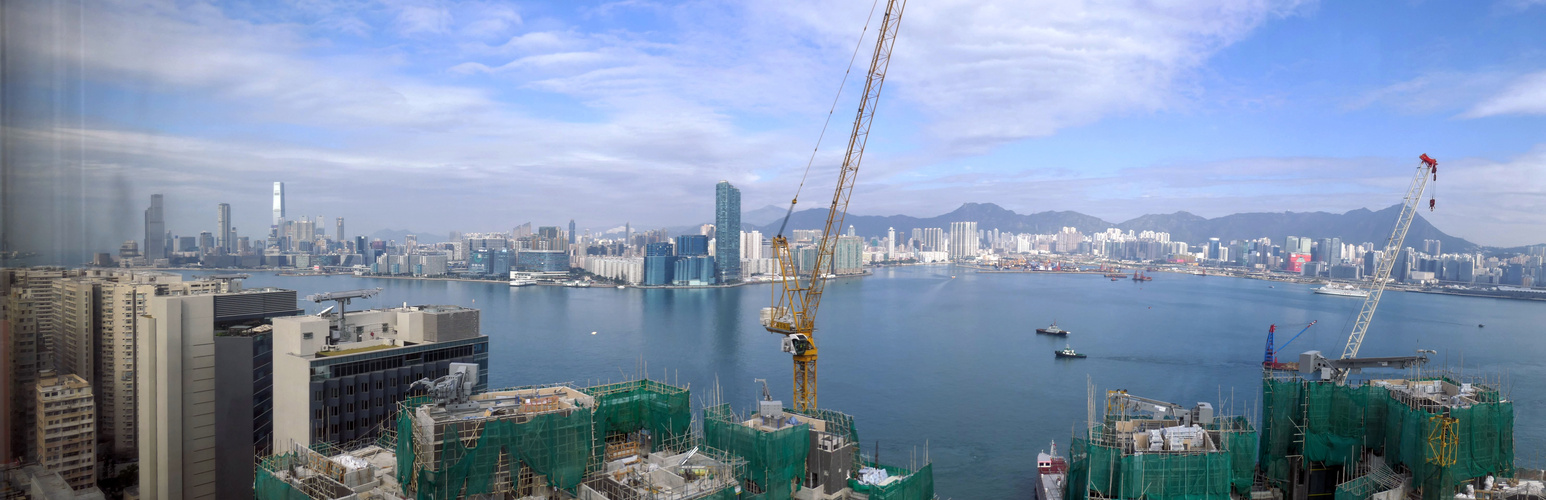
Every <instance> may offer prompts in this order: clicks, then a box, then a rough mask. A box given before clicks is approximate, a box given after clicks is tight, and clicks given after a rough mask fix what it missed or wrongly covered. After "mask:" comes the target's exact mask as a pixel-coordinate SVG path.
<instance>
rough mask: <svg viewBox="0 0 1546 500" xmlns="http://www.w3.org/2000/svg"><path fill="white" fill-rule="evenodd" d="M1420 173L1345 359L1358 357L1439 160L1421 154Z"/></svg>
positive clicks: (1341, 377) (1342, 376)
mask: <svg viewBox="0 0 1546 500" xmlns="http://www.w3.org/2000/svg"><path fill="white" fill-rule="evenodd" d="M1418 160H1419V163H1418V164H1417V176H1416V177H1413V178H1412V185H1411V186H1410V187H1408V188H1407V190H1406V198H1403V199H1402V201H1401V215H1400V216H1399V217H1397V218H1396V227H1395V228H1394V229H1393V230H1391V232H1390V240H1388V241H1386V242H1385V254H1384V255H1382V256H1380V262H1379V267H1377V268H1376V269H1375V271H1374V283H1373V284H1371V285H1370V286H1369V296H1368V297H1367V298H1365V299H1364V301H1363V308H1361V309H1359V311H1358V320H1357V321H1356V322H1354V323H1353V332H1352V334H1350V335H1348V337H1347V347H1345V348H1344V349H1343V350H1342V358H1341V359H1352V358H1356V357H1358V349H1359V348H1360V347H1363V338H1364V334H1365V333H1367V332H1368V331H1369V322H1370V321H1371V320H1373V319H1374V309H1375V308H1376V307H1379V305H1380V295H1381V294H1383V293H1384V292H1385V284H1386V282H1388V281H1390V271H1391V269H1392V268H1394V267H1395V265H1396V256H1397V254H1399V253H1400V252H1401V248H1402V245H1403V243H1404V242H1405V241H1406V232H1407V229H1409V228H1411V227H1412V219H1413V218H1415V217H1417V208H1418V205H1419V204H1420V203H1421V202H1422V197H1423V191H1424V190H1425V189H1427V187H1428V178H1429V176H1430V175H1432V177H1433V181H1435V182H1437V181H1438V180H1439V161H1438V160H1435V159H1433V158H1430V157H1428V155H1427V154H1423V155H1422V156H1421V157H1419V158H1418ZM1433 206H1434V200H1433V199H1431V198H1430V199H1429V200H1428V209H1429V210H1432V209H1433ZM1347 375H1348V370H1339V371H1338V372H1337V374H1336V382H1339V383H1340V382H1344V381H1346V380H1347Z"/></svg>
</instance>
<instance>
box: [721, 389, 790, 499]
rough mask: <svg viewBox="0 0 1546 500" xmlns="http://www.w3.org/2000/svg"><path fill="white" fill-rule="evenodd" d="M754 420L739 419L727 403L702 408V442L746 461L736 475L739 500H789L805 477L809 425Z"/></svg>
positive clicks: (785, 421) (784, 421)
mask: <svg viewBox="0 0 1546 500" xmlns="http://www.w3.org/2000/svg"><path fill="white" fill-rule="evenodd" d="M792 418H794V419H796V420H798V417H797V416H796V417H792ZM755 420H756V419H755V418H754V419H746V420H743V419H741V418H740V417H738V416H737V415H736V414H735V412H733V411H731V410H730V405H729V404H728V403H725V404H719V405H716V406H711V407H709V408H705V409H704V410H703V442H704V444H706V445H708V446H709V447H712V448H716V449H720V450H724V451H725V452H727V453H730V454H732V455H735V456H738V457H741V458H743V459H745V460H746V468H745V469H744V471H743V472H742V475H741V476H740V479H741V487H742V489H743V490H744V493H743V494H742V495H741V498H742V500H762V499H768V500H782V499H786V498H790V497H791V496H792V495H793V492H794V489H795V485H796V483H797V482H798V481H799V480H800V479H801V478H803V477H805V459H806V453H807V452H808V451H809V449H810V424H809V423H804V422H800V423H795V424H790V423H789V421H788V420H782V421H779V422H772V424H774V425H773V426H768V425H759V423H758V422H756V421H755Z"/></svg>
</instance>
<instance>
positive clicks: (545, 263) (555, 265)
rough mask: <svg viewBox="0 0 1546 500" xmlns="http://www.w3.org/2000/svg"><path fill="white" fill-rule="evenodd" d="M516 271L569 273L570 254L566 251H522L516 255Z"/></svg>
mask: <svg viewBox="0 0 1546 500" xmlns="http://www.w3.org/2000/svg"><path fill="white" fill-rule="evenodd" d="M513 270H514V271H522V272H533V273H564V272H568V271H569V252H567V251H564V250H521V251H520V252H519V253H517V254H516V255H515V269H513Z"/></svg>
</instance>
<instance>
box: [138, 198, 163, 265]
mask: <svg viewBox="0 0 1546 500" xmlns="http://www.w3.org/2000/svg"><path fill="white" fill-rule="evenodd" d="M161 202H162V200H161V195H159V194H153V195H150V208H147V209H145V251H143V252H140V254H141V255H144V256H145V263H146V264H148V265H155V263H156V259H165V258H166V219H165V218H163V217H164V215H165V214H164V213H163V211H162V208H161Z"/></svg>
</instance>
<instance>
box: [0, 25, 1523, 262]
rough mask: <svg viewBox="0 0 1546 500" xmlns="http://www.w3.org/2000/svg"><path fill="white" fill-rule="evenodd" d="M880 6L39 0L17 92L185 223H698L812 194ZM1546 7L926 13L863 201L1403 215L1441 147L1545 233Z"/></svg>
mask: <svg viewBox="0 0 1546 500" xmlns="http://www.w3.org/2000/svg"><path fill="white" fill-rule="evenodd" d="M871 5H872V4H871V2H863V1H803V0H791V1H782V2H682V3H672V2H652V1H642V0H640V1H622V2H510V3H505V2H455V1H423V2H419V1H397V0H392V1H363V0H362V1H327V0H307V1H279V2H263V3H243V2H219V3H204V2H182V1H174V2H163V1H155V0H144V1H106V2H93V3H92V4H91V8H89V9H86V10H84V11H82V10H81V8H80V4H79V3H70V2H54V3H38V4H34V5H29V6H25V7H19V8H17V10H19V11H20V12H18V14H17V17H15V18H14V19H17V20H19V21H22V22H26V23H28V26H32V27H30V28H28V29H31V30H35V31H33V32H32V33H35V34H37V35H38V36H36V37H34V38H33V39H32V40H31V43H25V44H18V45H19V46H18V51H19V52H20V53H21V54H22V56H21V57H20V60H22V61H24V63H21V64H22V67H23V68H31V69H32V70H33V71H31V72H30V73H29V74H27V75H24V76H29V78H19V77H16V76H14V73H15V72H13V75H12V76H8V77H7V85H8V86H13V85H15V86H26V87H27V88H30V89H33V90H34V91H35V92H36V93H37V94H38V95H41V96H45V97H46V98H45V99H44V100H45V101H48V102H51V103H52V104H50V105H49V106H44V107H43V110H44V111H46V112H39V113H37V114H36V115H30V116H32V117H33V118H32V119H31V120H28V121H26V122H25V123H23V124H22V125H23V126H20V127H18V128H13V129H11V131H12V132H13V133H16V134H17V137H20V138H22V139H23V140H26V141H32V143H35V144H48V145H52V146H48V147H53V148H55V149H56V150H57V149H58V148H61V146H59V145H60V144H67V145H69V148H68V149H70V151H72V152H73V153H71V154H67V155H64V156H66V157H71V158H73V160H74V161H75V164H74V165H73V166H70V167H67V168H60V169H58V170H59V171H60V172H63V174H61V175H62V176H63V177H62V178H63V179H64V180H55V181H52V182H54V183H55V185H56V186H57V185H59V184H69V185H75V184H76V183H79V184H80V185H91V186H107V187H108V189H109V190H110V192H103V193H88V194H87V195H86V196H85V198H86V200H87V201H86V202H85V203H88V204H89V203H104V204H107V205H109V206H113V207H123V206H132V207H135V208H134V209H133V210H138V209H139V207H138V206H139V205H143V204H144V203H143V202H142V201H140V200H144V199H147V198H148V195H149V194H150V193H153V192H161V193H166V195H167V203H168V206H169V210H168V211H169V216H168V218H169V227H170V228H171V229H172V230H173V231H174V232H177V233H179V234H194V233H197V232H198V231H201V230H209V228H210V227H212V225H213V223H214V222H213V221H214V205H215V204H216V203H220V202H228V203H231V204H232V205H233V206H234V207H235V216H236V219H237V227H238V229H239V230H240V231H241V232H242V233H246V234H251V235H254V236H256V235H258V234H259V231H257V230H256V229H257V228H260V227H264V228H266V224H267V221H266V217H267V210H268V200H267V193H268V190H269V184H270V183H271V182H273V181H285V182H287V184H288V190H289V192H290V193H291V199H290V206H291V209H292V212H294V214H295V215H299V214H308V215H325V216H327V217H329V219H331V218H332V217H336V216H343V217H346V218H348V219H349V221H350V226H351V228H355V230H356V231H363V232H369V231H373V230H375V229H379V228H396V229H403V228H408V229H413V230H418V231H432V232H437V233H438V232H444V231H447V230H453V229H454V230H464V231H480V230H488V231H497V230H508V229H509V228H510V227H512V226H514V225H517V224H520V223H523V222H527V221H532V222H534V223H535V224H537V225H544V224H561V223H565V222H567V221H568V220H569V219H570V218H574V219H577V220H578V221H579V224H580V225H581V226H582V227H593V228H604V227H611V226H615V225H621V224H622V223H623V222H625V221H631V222H633V223H634V226H635V227H660V226H674V225H685V224H692V223H698V222H703V221H707V220H709V219H710V218H711V217H712V207H713V186H714V184H715V183H716V182H717V181H719V180H721V179H727V180H730V181H731V182H732V183H735V184H736V185H737V186H739V187H740V188H741V189H742V192H743V195H742V196H743V200H744V205H745V208H746V209H747V210H750V209H754V208H758V207H761V206H764V205H767V204H776V203H782V202H785V201H786V200H787V199H788V198H789V197H790V195H792V194H793V190H794V188H795V185H796V183H797V182H798V179H799V175H800V172H801V171H802V169H803V167H804V165H805V160H806V159H807V157H808V155H809V154H810V151H811V148H812V146H813V145H814V143H815V140H816V137H817V134H818V132H819V131H820V129H821V126H822V120H823V118H824V117H825V115H826V113H827V110H828V108H829V106H831V104H832V99H833V94H834V92H835V91H836V90H837V89H838V86H839V81H840V80H841V79H842V77H843V71H844V70H845V69H846V68H847V65H848V60H849V57H850V56H851V55H852V54H853V50H854V47H855V44H856V43H857V42H859V37H860V28H861V27H863V26H864V25H865V23H866V15H867V14H869V12H870V8H871ZM880 8H884V6H883V5H882V6H881V7H880ZM876 17H877V18H878V14H876ZM1542 26H1546V2H1543V1H1540V0H1501V1H1496V2H1485V1H1477V2H1436V1H1434V2H1429V1H1397V2H1293V1H1270V0H1216V1H1191V2H1175V3H1173V4H1170V3H1163V2H1147V1H1055V2H1054V1H1047V2H1037V1H1020V2H992V1H956V0H948V1H926V0H913V1H912V2H911V3H910V4H909V5H908V8H907V11H906V14H905V15H904V18H903V22H902V27H901V30H900V36H899V38H898V41H897V42H896V48H895V56H894V57H895V58H894V60H893V62H892V65H891V72H890V75H889V77H888V79H887V81H886V87H885V94H884V95H883V97H882V99H881V104H880V108H879V111H878V112H877V115H876V116H877V118H876V120H875V126H874V130H873V140H872V141H871V147H870V150H869V151H868V154H867V155H866V160H865V163H864V168H863V170H861V173H860V177H859V182H858V188H857V190H856V194H855V196H854V197H853V201H852V206H851V210H852V211H853V212H854V213H862V214H895V213H902V214H909V215H919V216H931V215H935V214H938V213H943V212H946V211H949V210H951V209H953V208H955V207H956V206H958V205H959V204H961V203H963V202H994V203H998V204H1000V205H1003V206H1005V207H1006V208H1010V209H1012V210H1015V211H1018V212H1021V213H1029V212H1038V211H1044V210H1077V211H1080V212H1084V213H1088V214H1091V215H1095V216H1098V217H1102V218H1105V219H1107V220H1110V221H1113V222H1120V221H1122V220H1126V219H1128V218H1132V217H1136V216H1138V215H1142V214H1145V213H1169V212H1174V211H1180V210H1185V211H1190V212H1192V213H1196V214H1199V215H1203V216H1209V217H1214V216H1220V215H1226V214H1230V213H1235V212H1244V211H1284V210H1292V211H1331V212H1342V211H1346V210H1351V209H1356V208H1362V207H1368V208H1374V209H1378V208H1383V207H1385V206H1388V205H1391V204H1394V203H1396V202H1397V201H1398V200H1399V198H1400V193H1401V192H1402V191H1403V190H1404V189H1405V187H1406V183H1407V181H1408V179H1409V177H1408V175H1409V174H1410V172H1411V169H1412V168H1414V167H1415V162H1416V157H1417V156H1418V155H1419V154H1422V153H1427V154H1430V155H1432V156H1434V157H1437V158H1439V160H1440V161H1441V164H1440V174H1441V175H1440V178H1439V179H1440V183H1439V187H1438V190H1439V191H1438V198H1439V200H1438V205H1439V208H1440V210H1438V211H1436V212H1433V213H1431V214H1424V215H1425V216H1426V217H1429V218H1430V220H1432V221H1433V222H1434V223H1435V224H1437V225H1438V226H1439V227H1440V228H1441V229H1443V230H1445V231H1447V232H1450V233H1451V234H1456V235H1458V236H1462V237H1466V238H1468V239H1471V240H1472V241H1475V242H1478V243H1482V244H1492V245H1519V244H1527V243H1540V242H1546V30H1543V29H1541V27H1542ZM873 34H874V25H873V24H872V25H871V28H870V30H869V32H868V33H867V35H866V39H865V40H864V43H863V45H862V50H861V52H860V55H859V62H858V63H857V64H856V69H855V74H854V75H853V76H851V77H850V78H849V79H848V84H847V88H846V89H845V90H846V91H845V93H844V94H843V96H842V99H841V100H840V101H839V104H838V106H837V111H836V114H835V117H834V119H833V123H832V125H831V127H830V129H829V132H828V136H827V137H826V140H825V142H824V147H823V150H822V152H821V153H820V154H819V155H818V156H817V158H818V161H817V164H816V167H815V171H814V173H813V174H812V180H811V182H810V183H809V185H808V186H807V187H808V190H807V191H806V197H805V199H806V200H810V201H807V202H806V203H802V206H804V205H807V204H809V205H815V204H817V203H818V202H819V199H820V198H823V197H825V194H826V193H827V192H829V190H830V189H831V187H830V184H829V182H830V180H831V179H832V178H833V175H834V173H835V163H836V162H837V161H838V158H839V156H840V154H841V151H839V150H837V148H838V147H841V145H842V144H843V143H844V139H845V137H843V136H844V135H845V134H846V132H847V130H848V128H849V127H850V123H849V118H850V117H851V116H852V113H853V108H854V106H855V104H856V102H855V98H856V97H857V91H856V90H855V89H854V87H855V86H856V85H858V84H860V83H862V78H863V75H862V72H863V68H864V66H865V64H864V63H865V62H866V60H867V56H868V54H867V53H866V52H865V51H867V50H868V49H869V48H870V47H872V46H873V41H872V38H870V37H872V36H873ZM45 149H46V148H45ZM71 155H73V156H71ZM45 156H46V155H45ZM55 156H58V155H55ZM67 159H68V158H67ZM66 174H68V175H66ZM96 181H100V182H96ZM56 189H57V187H56ZM812 193H816V194H814V195H813V194H812ZM109 211H111V210H109ZM119 211H120V212H121V211H123V210H119ZM131 213H132V212H131ZM123 218H124V216H123V215H122V214H119V215H117V219H115V220H118V219H123ZM130 219H136V218H135V217H130ZM120 226H126V227H120ZM105 227H107V228H108V229H107V231H109V232H113V231H116V232H121V233H123V234H122V235H121V236H118V235H116V233H115V236H113V237H112V238H110V239H109V240H110V241H121V240H122V239H126V238H128V237H132V236H133V235H134V234H136V233H137V231H139V228H138V226H137V225H133V224H116V223H115V224H106V225H105ZM245 228H253V229H254V230H250V231H249V230H245ZM1271 236H1275V237H1276V236H1281V235H1271Z"/></svg>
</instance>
